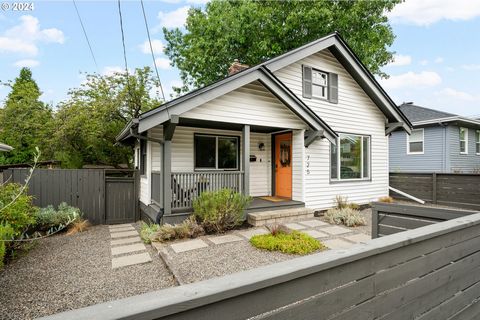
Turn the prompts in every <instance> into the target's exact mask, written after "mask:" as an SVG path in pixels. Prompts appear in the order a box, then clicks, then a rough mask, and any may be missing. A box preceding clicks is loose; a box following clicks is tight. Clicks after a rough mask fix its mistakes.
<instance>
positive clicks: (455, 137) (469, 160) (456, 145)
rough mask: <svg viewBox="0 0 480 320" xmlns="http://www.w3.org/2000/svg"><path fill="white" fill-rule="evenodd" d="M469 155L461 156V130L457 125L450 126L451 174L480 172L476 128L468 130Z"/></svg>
mask: <svg viewBox="0 0 480 320" xmlns="http://www.w3.org/2000/svg"><path fill="white" fill-rule="evenodd" d="M466 128H467V129H468V154H460V140H459V139H460V129H459V127H458V126H456V125H451V126H448V131H447V132H448V141H449V142H450V144H449V145H450V168H451V172H459V173H472V172H477V171H478V170H480V155H477V154H476V152H475V151H476V150H475V131H476V130H478V128H477V129H475V128H468V127H466Z"/></svg>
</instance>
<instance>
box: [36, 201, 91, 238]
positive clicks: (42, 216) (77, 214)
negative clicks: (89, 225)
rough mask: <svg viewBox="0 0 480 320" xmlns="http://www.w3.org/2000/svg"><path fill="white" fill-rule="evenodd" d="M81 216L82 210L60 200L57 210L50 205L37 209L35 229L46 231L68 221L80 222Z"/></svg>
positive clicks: (68, 222)
mask: <svg viewBox="0 0 480 320" xmlns="http://www.w3.org/2000/svg"><path fill="white" fill-rule="evenodd" d="M81 218H82V212H81V211H80V209H78V208H75V207H72V206H69V205H68V204H66V203H65V202H62V203H60V205H59V206H58V208H57V210H55V208H54V207H53V206H51V205H50V206H48V207H46V208H41V209H40V210H38V211H37V212H36V214H35V220H36V226H35V229H36V230H37V231H46V230H49V229H51V228H55V227H59V226H66V225H68V224H70V223H74V222H81V221H82V219H81Z"/></svg>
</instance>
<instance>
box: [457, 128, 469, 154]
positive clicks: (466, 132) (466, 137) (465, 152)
mask: <svg viewBox="0 0 480 320" xmlns="http://www.w3.org/2000/svg"><path fill="white" fill-rule="evenodd" d="M462 129H463V130H465V140H462V139H461V137H460V132H461V131H462ZM462 141H465V151H463V152H462V145H461V142H462ZM458 144H459V147H460V154H468V128H465V127H459V131H458Z"/></svg>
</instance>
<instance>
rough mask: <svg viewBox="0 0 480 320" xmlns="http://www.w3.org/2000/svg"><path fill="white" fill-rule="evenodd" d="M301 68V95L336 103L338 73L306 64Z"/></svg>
mask: <svg viewBox="0 0 480 320" xmlns="http://www.w3.org/2000/svg"><path fill="white" fill-rule="evenodd" d="M302 69H303V86H302V87H303V97H304V98H308V99H312V98H314V99H320V100H327V101H328V102H331V103H338V74H336V73H333V72H326V71H322V70H319V69H315V68H312V67H309V66H306V65H303V66H302Z"/></svg>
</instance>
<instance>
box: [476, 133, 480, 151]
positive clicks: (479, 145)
mask: <svg viewBox="0 0 480 320" xmlns="http://www.w3.org/2000/svg"><path fill="white" fill-rule="evenodd" d="M475 152H476V154H477V155H480V130H477V131H475Z"/></svg>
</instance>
